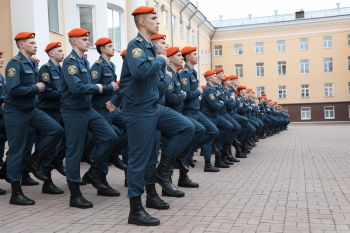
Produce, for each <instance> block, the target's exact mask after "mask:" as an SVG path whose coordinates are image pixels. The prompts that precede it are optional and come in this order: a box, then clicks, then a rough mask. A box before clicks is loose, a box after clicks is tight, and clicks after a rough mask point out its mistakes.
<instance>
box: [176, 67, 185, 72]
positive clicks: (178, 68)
mask: <svg viewBox="0 0 350 233" xmlns="http://www.w3.org/2000/svg"><path fill="white" fill-rule="evenodd" d="M183 68H184V67H183V66H179V67H177V68H176V71H180V70H182V69H183Z"/></svg>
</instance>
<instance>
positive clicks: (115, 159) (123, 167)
mask: <svg viewBox="0 0 350 233" xmlns="http://www.w3.org/2000/svg"><path fill="white" fill-rule="evenodd" d="M109 161H110V162H111V163H112V164H113V165H114V166H115V167H117V168H119V169H120V170H123V171H126V169H127V166H126V165H125V163H123V161H122V160H121V159H120V158H119V156H118V155H111V156H110V157H109Z"/></svg>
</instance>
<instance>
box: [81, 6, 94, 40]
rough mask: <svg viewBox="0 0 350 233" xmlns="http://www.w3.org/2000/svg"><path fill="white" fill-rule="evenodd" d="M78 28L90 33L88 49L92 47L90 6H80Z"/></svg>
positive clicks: (92, 31)
mask: <svg viewBox="0 0 350 233" xmlns="http://www.w3.org/2000/svg"><path fill="white" fill-rule="evenodd" d="M79 14H80V27H81V28H84V29H86V30H88V31H89V32H90V37H89V42H90V47H92V46H93V45H94V30H93V29H94V27H93V15H92V7H91V6H80V7H79Z"/></svg>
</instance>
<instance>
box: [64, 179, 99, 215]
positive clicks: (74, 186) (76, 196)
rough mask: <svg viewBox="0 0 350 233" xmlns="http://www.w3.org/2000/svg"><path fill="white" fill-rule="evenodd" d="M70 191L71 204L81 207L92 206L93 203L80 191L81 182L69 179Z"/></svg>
mask: <svg viewBox="0 0 350 233" xmlns="http://www.w3.org/2000/svg"><path fill="white" fill-rule="evenodd" d="M68 187H69V191H70V200H69V206H71V207H76V208H80V209H87V208H92V206H93V205H92V203H91V202H89V201H88V200H86V199H85V198H84V197H83V195H82V194H81V192H80V187H79V183H75V182H70V181H68Z"/></svg>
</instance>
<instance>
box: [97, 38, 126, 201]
mask: <svg viewBox="0 0 350 233" xmlns="http://www.w3.org/2000/svg"><path fill="white" fill-rule="evenodd" d="M95 45H96V50H97V52H98V53H99V54H100V57H99V59H98V60H97V61H96V62H95V63H94V64H93V65H92V67H91V78H92V82H93V83H95V84H97V83H99V84H102V85H103V87H104V93H103V94H102V95H101V94H94V95H93V97H92V106H93V108H94V109H95V110H96V111H97V112H99V113H100V114H101V115H102V116H103V117H104V118H105V119H106V121H107V122H108V123H109V124H110V126H111V127H112V128H113V130H114V131H115V133H116V134H117V135H118V141H116V142H115V147H114V149H113V151H112V153H111V154H110V155H109V158H106V159H105V161H104V162H103V169H102V173H103V174H102V176H101V178H102V181H103V182H104V184H105V185H106V186H107V187H108V189H104V190H99V193H98V194H99V195H102V196H120V193H119V192H118V191H117V190H115V189H113V188H112V187H111V186H110V185H109V184H108V181H107V174H108V159H110V160H111V161H113V164H116V165H117V166H118V167H120V168H122V170H125V169H126V166H125V164H123V163H122V161H120V159H119V154H118V153H119V152H118V151H120V149H119V148H120V147H121V144H120V141H121V140H120V139H121V138H120V137H119V135H121V131H120V129H118V127H117V126H115V125H113V119H114V117H115V116H116V114H118V112H117V111H113V112H110V111H108V109H107V108H106V103H107V102H108V101H110V100H111V99H112V97H113V95H114V94H115V92H116V91H117V90H114V89H113V86H112V84H111V83H113V82H116V81H117V75H116V74H115V65H114V63H113V62H112V61H111V58H112V57H113V56H114V52H115V50H114V47H113V42H112V39H111V38H109V37H101V38H99V39H97V40H96V42H95ZM118 88H119V87H118ZM93 141H94V140H93V139H91V143H92V144H94V143H93Z"/></svg>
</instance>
